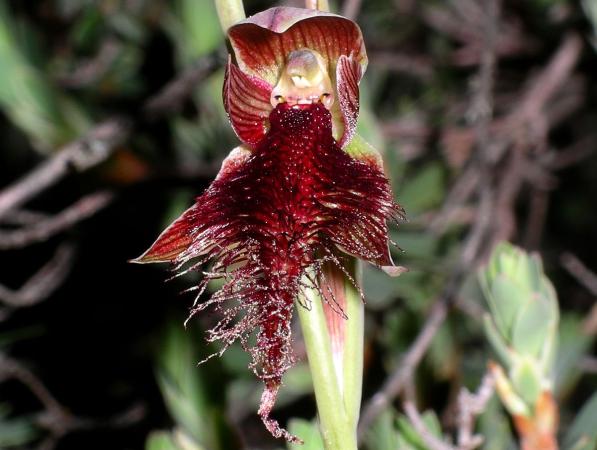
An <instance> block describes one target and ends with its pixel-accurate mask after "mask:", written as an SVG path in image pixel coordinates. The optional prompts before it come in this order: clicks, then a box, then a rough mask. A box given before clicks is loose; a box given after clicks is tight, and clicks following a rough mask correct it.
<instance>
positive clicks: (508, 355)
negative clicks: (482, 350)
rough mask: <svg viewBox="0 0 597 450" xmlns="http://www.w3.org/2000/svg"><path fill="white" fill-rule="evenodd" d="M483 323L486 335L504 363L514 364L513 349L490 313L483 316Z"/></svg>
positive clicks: (507, 364) (508, 365)
mask: <svg viewBox="0 0 597 450" xmlns="http://www.w3.org/2000/svg"><path fill="white" fill-rule="evenodd" d="M483 325H484V328H485V336H486V337H487V339H488V340H489V343H490V344H491V346H492V348H493V350H494V351H495V353H496V354H497V355H498V357H499V358H500V360H501V361H502V363H503V364H504V365H505V366H506V367H510V365H511V364H512V350H511V349H510V348H509V347H508V344H507V343H506V342H505V341H504V338H503V337H502V335H501V334H500V333H499V331H498V330H497V328H496V327H495V323H494V322H493V320H492V319H491V316H490V315H489V314H485V316H484V317H483Z"/></svg>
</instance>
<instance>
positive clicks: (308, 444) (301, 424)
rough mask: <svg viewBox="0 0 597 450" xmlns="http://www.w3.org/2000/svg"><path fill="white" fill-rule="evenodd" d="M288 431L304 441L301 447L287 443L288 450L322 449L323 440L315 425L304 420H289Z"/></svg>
mask: <svg viewBox="0 0 597 450" xmlns="http://www.w3.org/2000/svg"><path fill="white" fill-rule="evenodd" d="M288 431H289V432H290V433H291V434H294V435H295V436H299V437H300V438H301V439H302V440H303V441H304V444H303V445H300V444H291V443H288V450H322V449H323V440H322V439H321V434H320V433H319V429H318V427H317V425H316V424H315V423H313V422H309V421H307V420H304V419H291V420H290V421H289V422H288Z"/></svg>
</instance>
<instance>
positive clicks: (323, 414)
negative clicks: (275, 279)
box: [297, 280, 364, 450]
mask: <svg viewBox="0 0 597 450" xmlns="http://www.w3.org/2000/svg"><path fill="white" fill-rule="evenodd" d="M342 281H343V284H344V287H345V296H346V297H345V298H346V302H347V304H346V305H345V312H346V314H347V315H348V317H349V319H348V320H346V323H345V326H346V328H345V340H344V348H343V352H342V355H341V359H340V361H342V365H343V367H341V368H340V370H337V368H336V367H335V365H334V355H333V353H332V345H331V341H330V334H329V330H328V326H327V323H326V317H325V313H324V309H323V301H324V300H323V299H322V298H321V296H320V295H319V293H318V292H317V291H316V290H314V289H309V290H307V291H306V292H305V294H304V297H305V298H304V301H306V303H307V304H310V305H311V308H310V309H307V308H305V307H303V306H301V305H300V304H298V302H297V310H298V315H299V320H300V323H301V328H302V331H303V336H304V339H305V346H306V349H307V356H308V358H309V368H310V370H311V376H312V378H313V387H314V390H315V399H316V401H317V410H318V414H319V421H320V427H321V434H322V437H323V441H324V444H325V449H326V450H357V436H356V429H357V422H358V417H359V409H360V402H361V389H362V372H363V330H364V326H363V319H364V311H363V302H362V301H361V298H360V296H359V295H358V293H357V292H356V290H355V289H354V287H353V286H352V285H351V284H350V282H349V281H348V280H342ZM340 320H344V319H342V318H340ZM336 374H340V375H339V376H340V378H341V379H339V378H338V376H337V375H336Z"/></svg>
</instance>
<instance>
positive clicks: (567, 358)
mask: <svg viewBox="0 0 597 450" xmlns="http://www.w3.org/2000/svg"><path fill="white" fill-rule="evenodd" d="M558 340H559V347H558V352H557V358H556V360H555V368H554V378H555V384H554V386H555V392H556V396H557V397H559V398H562V396H563V395H565V394H566V393H567V392H569V391H570V389H572V388H573V387H574V385H575V384H576V381H577V380H578V378H579V377H580V375H581V369H580V368H579V361H580V360H581V358H582V357H583V355H585V354H586V353H587V352H588V351H589V350H590V348H591V346H592V344H593V342H595V336H593V335H588V334H586V333H583V330H582V317H580V316H577V315H574V314H566V315H564V316H562V320H561V321H560V332H559V339H558Z"/></svg>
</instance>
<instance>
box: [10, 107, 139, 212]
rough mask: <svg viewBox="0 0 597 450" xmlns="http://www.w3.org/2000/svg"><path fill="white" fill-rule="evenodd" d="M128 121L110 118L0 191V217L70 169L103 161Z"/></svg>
mask: <svg viewBox="0 0 597 450" xmlns="http://www.w3.org/2000/svg"><path fill="white" fill-rule="evenodd" d="M128 131H129V123H128V122H127V121H125V120H123V119H116V118H114V119H109V120H107V121H105V122H102V123H101V124H99V125H97V126H96V127H94V128H93V129H92V130H91V131H90V132H89V133H88V134H87V135H86V136H85V137H83V138H82V139H80V140H77V141H75V142H73V143H71V144H68V145H67V146H65V147H64V148H63V149H62V150H60V151H59V152H58V153H56V154H55V155H54V156H52V157H50V158H49V159H47V160H46V161H44V162H43V163H41V164H40V165H39V166H38V167H37V168H35V169H33V170H32V171H31V172H29V173H28V174H27V175H25V176H24V177H23V178H21V179H20V180H17V181H16V182H15V183H13V184H12V185H10V186H8V187H6V188H4V189H3V190H2V191H0V217H2V216H5V215H6V214H7V213H8V212H9V211H11V210H14V209H16V208H19V207H20V206H22V205H23V204H25V203H26V202H27V201H29V200H31V199H32V198H33V197H35V196H36V195H37V194H39V193H40V192H41V191H43V190H45V189H46V188H48V187H49V186H51V185H53V184H55V183H56V182H57V181H59V180H60V179H61V178H63V177H64V176H65V175H67V174H69V173H71V172H73V171H74V172H83V171H85V170H87V169H89V168H91V167H93V166H96V165H97V164H99V163H101V162H102V161H105V160H106V158H108V156H109V155H110V154H111V153H112V151H113V150H114V148H115V147H117V146H118V145H120V144H121V143H122V142H123V141H124V140H125V139H126V137H127V135H128Z"/></svg>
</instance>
